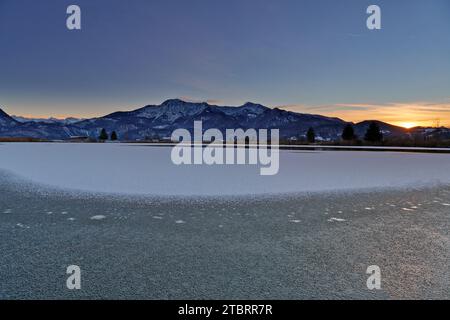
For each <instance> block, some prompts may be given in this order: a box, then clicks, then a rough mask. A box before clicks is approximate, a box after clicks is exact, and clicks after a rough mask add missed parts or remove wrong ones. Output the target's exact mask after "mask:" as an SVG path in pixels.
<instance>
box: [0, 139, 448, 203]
mask: <svg viewBox="0 0 450 320" xmlns="http://www.w3.org/2000/svg"><path fill="white" fill-rule="evenodd" d="M170 153H171V148H170V147H154V146H148V145H139V144H64V143H5V144H0V170H6V171H9V172H11V173H13V174H16V175H18V176H20V177H22V178H26V179H29V180H31V181H33V182H36V183H41V184H45V185H49V186H53V187H59V188H64V189H75V190H83V191H89V192H111V193H121V194H139V195H142V194H145V195H246V194H265V193H295V192H314V191H339V190H351V189H362V188H384V187H410V186H428V185H436V184H439V183H442V184H449V183H450V155H449V154H437V153H400V152H370V151H289V150H283V151H280V170H279V173H278V174H277V175H275V176H261V175H260V170H259V169H260V167H259V166H257V165H222V166H218V165H214V166H207V165H181V166H176V165H174V164H173V163H172V161H171V157H170Z"/></svg>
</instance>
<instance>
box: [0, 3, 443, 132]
mask: <svg viewBox="0 0 450 320" xmlns="http://www.w3.org/2000/svg"><path fill="white" fill-rule="evenodd" d="M71 4H76V5H78V6H79V7H80V8H81V28H82V29H81V30H68V29H67V27H66V19H67V17H68V15H67V14H66V9H67V7H68V6H69V5H71ZM371 4H376V5H378V6H379V7H380V8H381V15H382V16H381V24H382V25H381V26H382V29H381V30H369V29H368V28H367V27H366V20H367V17H368V16H369V15H368V14H367V13H366V9H367V7H368V6H369V5H371ZM171 98H182V99H185V100H190V101H209V102H211V103H214V104H219V105H241V104H243V103H245V102H247V101H252V102H255V103H261V104H264V105H267V106H269V107H283V108H285V109H288V110H292V111H296V112H305V113H316V114H323V115H328V116H335V117H340V118H343V119H344V120H347V121H355V122H356V121H361V120H365V119H378V120H383V121H387V122H390V123H393V124H398V125H403V126H412V125H435V124H440V125H447V126H450V1H448V0H428V1H423V0H390V1H381V0H370V1H366V0H342V1H335V0H334V1H333V0H308V1H307V0H277V1H273V0H270V1H269V0H227V1H211V0H129V1H123V0H70V1H66V0H39V1H36V0H0V107H1V108H3V109H4V110H5V111H6V112H8V113H9V114H15V115H23V116H33V117H49V116H55V117H67V116H76V117H92V116H100V115H104V114H108V113H110V112H113V111H117V110H132V109H136V108H139V107H141V106H144V105H148V104H160V103H161V102H163V101H164V100H166V99H171Z"/></svg>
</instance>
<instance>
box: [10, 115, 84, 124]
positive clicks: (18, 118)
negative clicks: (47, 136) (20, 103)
mask: <svg viewBox="0 0 450 320" xmlns="http://www.w3.org/2000/svg"><path fill="white" fill-rule="evenodd" d="M11 118H13V119H14V120H16V121H18V122H20V123H25V122H42V123H59V124H73V123H75V122H79V121H82V120H85V119H79V118H73V117H69V118H65V119H57V118H53V117H50V118H27V117H21V116H15V115H12V116H11Z"/></svg>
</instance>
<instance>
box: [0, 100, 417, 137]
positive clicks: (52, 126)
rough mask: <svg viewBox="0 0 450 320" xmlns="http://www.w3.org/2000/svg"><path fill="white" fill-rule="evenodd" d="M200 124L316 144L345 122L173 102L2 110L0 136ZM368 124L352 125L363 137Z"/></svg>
mask: <svg viewBox="0 0 450 320" xmlns="http://www.w3.org/2000/svg"><path fill="white" fill-rule="evenodd" d="M198 120H201V121H202V122H203V129H204V130H206V129H209V128H217V129H220V130H222V131H223V132H224V131H225V129H237V128H242V129H248V128H254V129H279V130H280V138H282V139H300V138H301V137H304V136H305V134H306V131H307V130H308V129H309V128H310V127H312V128H314V130H315V132H316V135H317V136H318V138H319V140H336V139H338V138H339V137H340V136H341V134H342V130H343V128H344V126H345V125H347V124H348V123H349V122H346V121H344V120H341V119H339V118H330V117H326V116H322V115H314V114H303V113H296V112H291V111H286V110H282V109H279V108H268V107H265V106H263V105H260V104H255V103H251V102H248V103H246V104H244V105H242V106H239V107H230V106H216V105H211V104H208V103H206V102H202V103H195V102H186V101H183V100H179V99H171V100H167V101H165V102H163V103H162V104H160V105H148V106H145V107H143V108H139V109H136V110H133V111H119V112H114V113H111V114H108V115H105V116H103V117H98V118H91V119H76V118H68V119H65V120H59V119H52V118H50V119H27V118H23V117H17V116H15V117H11V116H9V115H8V114H7V113H5V112H4V111H3V110H1V109H0V137H15V138H16V137H27V138H37V139H47V140H67V139H70V138H72V137H80V136H85V137H90V138H97V137H98V135H99V133H100V131H101V129H103V128H104V129H106V131H107V132H112V131H116V133H117V135H118V137H119V140H148V139H168V138H170V136H171V134H172V132H173V131H174V130H175V129H178V128H185V129H188V130H190V131H192V130H193V125H194V121H198ZM370 122H371V121H363V122H360V123H356V124H354V123H352V124H353V125H354V129H355V133H356V134H357V135H358V136H359V137H362V136H364V133H365V132H366V130H367V127H368V126H369V123H370ZM377 123H378V125H379V126H380V128H381V130H382V131H383V134H384V135H385V136H389V135H402V134H405V133H407V132H408V130H407V129H405V128H402V127H397V126H394V125H391V124H388V123H384V122H381V121H377Z"/></svg>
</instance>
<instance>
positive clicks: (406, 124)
mask: <svg viewBox="0 0 450 320" xmlns="http://www.w3.org/2000/svg"><path fill="white" fill-rule="evenodd" d="M399 126H400V127H403V128H406V129H411V128H414V127H417V126H418V124H417V123H415V122H401V123H399Z"/></svg>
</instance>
